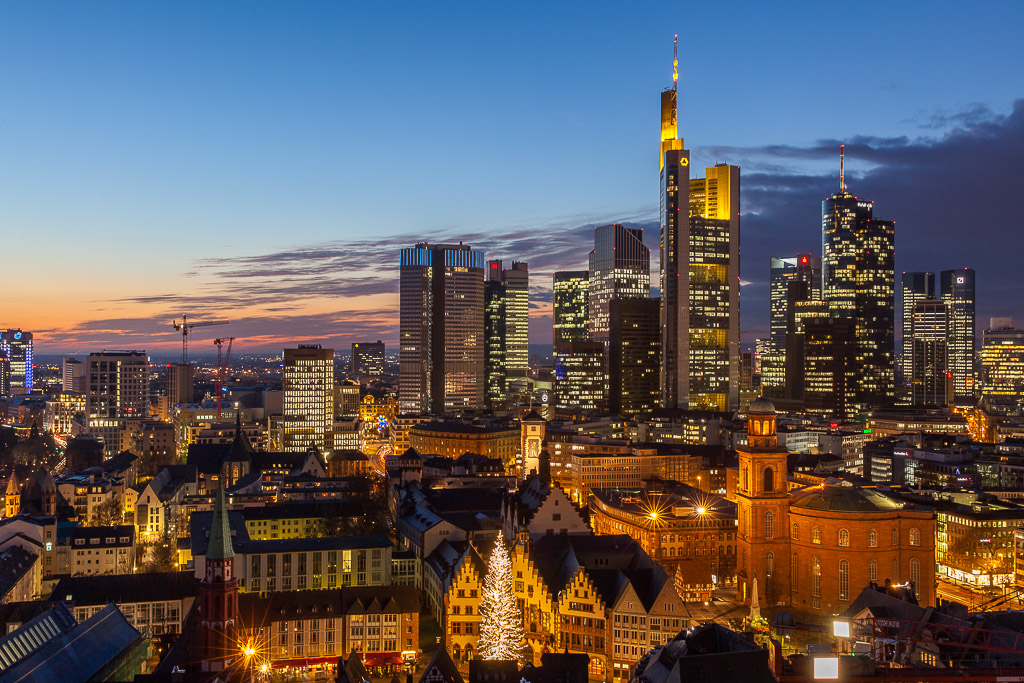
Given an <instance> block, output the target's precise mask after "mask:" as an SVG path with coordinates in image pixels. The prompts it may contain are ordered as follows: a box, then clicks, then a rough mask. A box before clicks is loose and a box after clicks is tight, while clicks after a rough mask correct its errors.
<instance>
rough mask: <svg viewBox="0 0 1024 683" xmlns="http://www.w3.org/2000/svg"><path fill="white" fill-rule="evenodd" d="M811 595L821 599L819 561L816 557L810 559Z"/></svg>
mask: <svg viewBox="0 0 1024 683" xmlns="http://www.w3.org/2000/svg"><path fill="white" fill-rule="evenodd" d="M811 595H813V596H814V597H816V598H820V597H821V560H820V559H818V558H817V557H812V558H811Z"/></svg>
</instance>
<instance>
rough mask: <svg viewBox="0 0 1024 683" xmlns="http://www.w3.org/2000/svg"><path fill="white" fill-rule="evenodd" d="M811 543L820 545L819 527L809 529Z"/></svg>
mask: <svg viewBox="0 0 1024 683" xmlns="http://www.w3.org/2000/svg"><path fill="white" fill-rule="evenodd" d="M811 543H814V544H817V545H821V527H817V526H816V527H814V528H813V529H811Z"/></svg>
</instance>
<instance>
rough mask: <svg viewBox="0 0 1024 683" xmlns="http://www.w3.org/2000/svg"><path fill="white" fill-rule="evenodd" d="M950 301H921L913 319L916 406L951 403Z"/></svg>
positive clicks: (912, 359)
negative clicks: (949, 356)
mask: <svg viewBox="0 0 1024 683" xmlns="http://www.w3.org/2000/svg"><path fill="white" fill-rule="evenodd" d="M947 331H948V323H947V308H946V304H945V303H943V302H941V301H936V300H934V299H924V300H922V301H918V302H917V304H916V305H915V306H914V313H913V317H912V318H911V328H910V335H911V340H912V344H911V394H912V398H913V403H914V405H947V404H948V402H949V400H948V399H949V397H948V396H947V382H948V374H949V363H948V360H947V358H948V346H947Z"/></svg>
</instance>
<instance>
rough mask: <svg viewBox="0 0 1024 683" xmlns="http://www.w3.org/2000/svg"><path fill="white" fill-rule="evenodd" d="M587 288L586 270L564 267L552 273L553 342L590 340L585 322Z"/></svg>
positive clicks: (586, 314) (587, 273) (588, 282)
mask: <svg viewBox="0 0 1024 683" xmlns="http://www.w3.org/2000/svg"><path fill="white" fill-rule="evenodd" d="M589 291H590V272H589V271H586V270H563V271H559V272H557V273H555V275H554V278H553V282H552V286H551V292H552V295H551V299H552V307H551V322H552V325H553V327H554V333H555V337H554V343H555V345H558V344H560V343H562V342H571V341H587V340H588V339H590V330H589V326H588V324H587V320H588V317H589V314H588V299H589V297H588V293H589Z"/></svg>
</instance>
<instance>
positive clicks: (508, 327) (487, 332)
mask: <svg viewBox="0 0 1024 683" xmlns="http://www.w3.org/2000/svg"><path fill="white" fill-rule="evenodd" d="M484 346H485V356H484V377H485V378H486V380H485V381H486V389H485V394H486V397H487V401H488V403H491V404H493V403H495V402H497V401H502V400H504V398H505V394H506V393H507V391H508V386H507V381H508V379H509V378H518V377H526V376H527V372H528V370H529V360H530V354H529V346H530V271H529V267H528V266H527V264H525V263H520V262H518V261H513V262H512V268H511V270H503V269H502V267H501V261H498V260H492V261H488V262H487V281H486V282H485V283H484Z"/></svg>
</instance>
